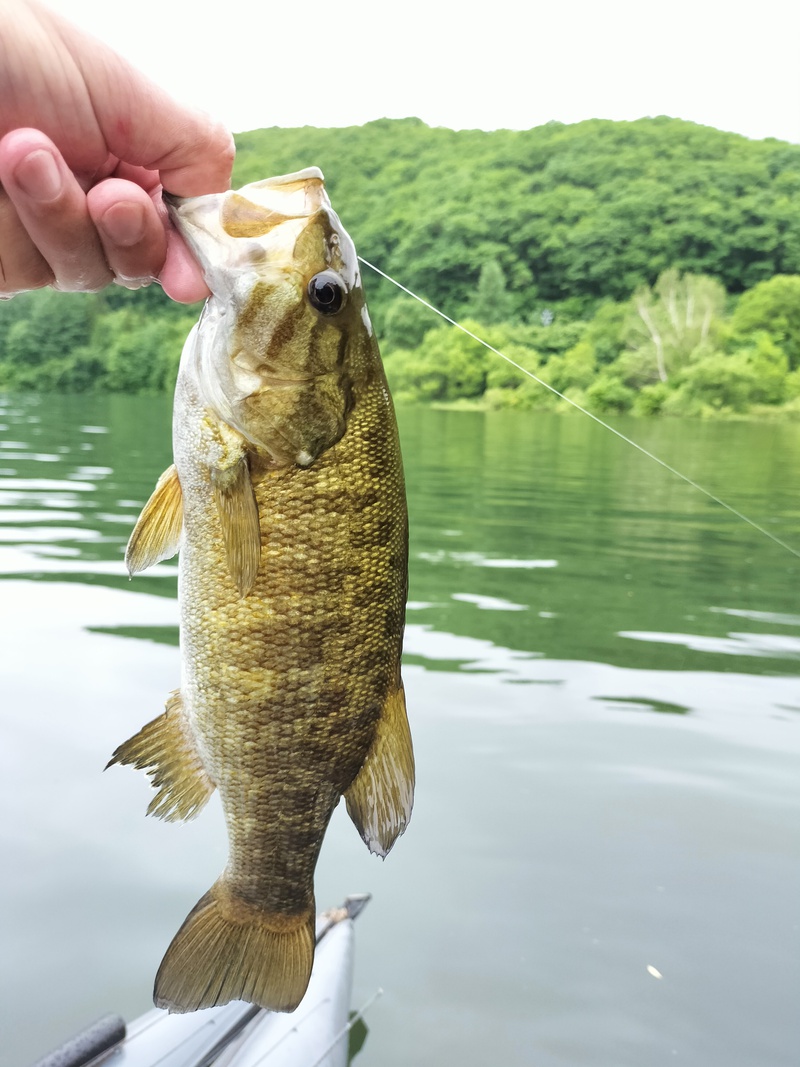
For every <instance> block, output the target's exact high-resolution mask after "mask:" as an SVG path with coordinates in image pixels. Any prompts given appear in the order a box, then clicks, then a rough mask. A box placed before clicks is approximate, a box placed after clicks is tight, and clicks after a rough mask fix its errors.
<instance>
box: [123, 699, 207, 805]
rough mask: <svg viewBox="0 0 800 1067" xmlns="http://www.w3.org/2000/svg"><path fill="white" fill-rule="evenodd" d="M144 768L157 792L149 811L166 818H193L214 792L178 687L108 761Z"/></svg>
mask: <svg viewBox="0 0 800 1067" xmlns="http://www.w3.org/2000/svg"><path fill="white" fill-rule="evenodd" d="M115 763H120V764H128V765H130V766H132V767H136V768H138V769H139V770H144V771H146V772H147V773H148V775H149V776H150V778H151V780H152V783H153V785H154V786H155V788H156V789H158V792H157V793H156V795H155V796H154V797H153V799H152V800H151V801H150V806H149V807H148V809H147V814H148V815H157V816H158V817H159V818H160V819H164V820H165V821H166V822H176V821H177V820H179V819H193V818H194V817H195V815H197V813H198V812H199V811H200V810H201V809H202V808H203V807H204V806H205V804H206V802H207V800H208V798H209V797H210V796H211V794H212V793H213V792H214V783H213V782H212V781H211V779H210V778H209V776H208V774H207V773H206V771H205V768H204V767H203V764H202V761H201V759H200V754H199V753H198V751H197V748H196V746H195V743H194V741H193V740H192V738H191V735H190V733H189V730H188V726H187V724H186V722H185V719H184V716H183V704H182V701H181V694H180V692H179V691H178V690H175V692H174V693H171V694H170V696H169V699H168V700H167V705H166V711H165V712H164V713H163V715H159V717H158V718H157V719H153V721H152V722H149V723H148V724H147V726H144V727H142V729H141V730H140V731H139V733H138V734H134V736H133V737H131V738H130V740H128V741H126V742H125V743H124V744H122V745H120V746H119V748H118V749H117V750H116V751H115V752H114V755H113V756H112V757H111V759H110V760H109V761H108V764H107V765H106V770H108V768H109V767H111V766H112V765H113V764H115Z"/></svg>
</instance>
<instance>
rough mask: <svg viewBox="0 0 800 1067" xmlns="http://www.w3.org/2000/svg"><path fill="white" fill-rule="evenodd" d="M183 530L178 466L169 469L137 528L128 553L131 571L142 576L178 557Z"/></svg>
mask: <svg viewBox="0 0 800 1067" xmlns="http://www.w3.org/2000/svg"><path fill="white" fill-rule="evenodd" d="M182 528H183V494H182V493H181V483H180V481H179V480H178V471H177V470H176V468H175V464H174V463H173V464H172V466H170V467H167V469H166V470H165V471H164V473H163V474H162V475H161V477H160V478H159V479H158V482H157V483H156V487H155V489H154V490H153V493H152V495H151V497H150V499H149V500H148V501H147V503H146V504H145V506H144V507H143V508H142V513H141V515H140V516H139V518H138V519H137V521H136V525H135V526H134V528H133V533H132V534H131V538H130V541H128V547H127V549H126V550H125V565H126V566H127V568H128V572H129V573H130V574H131V575H133V574H138V573H139V572H140V571H144V570H147V568H148V567H152V566H153V564H154V563H159V562H160V561H161V560H162V559H169V557H170V556H174V555H175V553H176V552H177V551H178V548H179V547H180V539H181V530H182Z"/></svg>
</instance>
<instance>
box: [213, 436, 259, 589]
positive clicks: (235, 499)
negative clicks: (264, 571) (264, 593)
mask: <svg viewBox="0 0 800 1067" xmlns="http://www.w3.org/2000/svg"><path fill="white" fill-rule="evenodd" d="M211 488H212V490H213V493H214V502H215V503H216V505H217V514H218V515H219V521H220V524H221V526H222V539H223V541H224V543H225V556H226V558H227V561H228V570H229V572H230V576H231V578H232V579H233V581H234V582H235V584H236V588H237V589H238V590H239V592H240V594H241V595H242V596H243V597H245V596H247V594H248V593H249V592H250V590H251V589H252V588H253V583H254V582H255V580H256V575H257V574H258V565H259V562H260V560H261V529H260V527H259V524H258V505H257V504H256V495H255V493H254V491H253V483H252V482H251V481H250V465H249V464H248V462H247V456H246V455H245V456H242V457H241V459H239V461H238V462H237V463H234V464H233V466H231V467H225V468H224V469H220V468H218V467H212V468H211Z"/></svg>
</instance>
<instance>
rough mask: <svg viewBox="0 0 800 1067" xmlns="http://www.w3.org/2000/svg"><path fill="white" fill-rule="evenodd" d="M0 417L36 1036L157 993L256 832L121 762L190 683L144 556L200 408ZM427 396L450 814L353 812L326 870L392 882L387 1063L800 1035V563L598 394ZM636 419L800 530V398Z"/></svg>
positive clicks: (15, 764)
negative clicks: (123, 744) (171, 801)
mask: <svg viewBox="0 0 800 1067" xmlns="http://www.w3.org/2000/svg"><path fill="white" fill-rule="evenodd" d="M0 417H1V418H2V423H3V424H4V425H5V427H6V429H5V430H4V431H3V439H2V440H0V579H2V580H1V581H0V592H1V593H2V601H0V603H2V628H3V629H2V636H3V653H4V654H3V660H2V676H3V691H4V696H5V700H4V713H3V734H4V743H3V746H2V747H0V782H1V783H2V785H0V791H2V799H1V801H0V802H1V803H2V810H3V811H4V812H5V813H7V815H6V819H5V820H4V823H3V830H2V835H3V854H4V857H5V858H6V863H7V866H6V869H7V870H8V871H10V872H12V876H11V877H10V878H9V879H7V880H6V881H5V882H4V883H3V886H2V889H0V893H2V904H3V907H2V908H0V914H2V916H3V918H2V920H0V921H1V922H2V925H3V934H2V936H3V942H4V945H5V946H6V947H7V953H8V954H7V957H6V958H7V959H9V960H11V961H12V964H11V966H8V965H7V966H6V967H5V968H3V988H2V991H1V993H2V999H3V1003H4V1006H6V1007H7V1008H8V1009H9V1011H10V1015H11V1017H12V1018H14V1019H16V1020H17V1022H16V1025H15V1026H14V1028H13V1033H12V1034H11V1037H10V1039H6V1040H5V1042H4V1047H3V1048H2V1049H0V1063H3V1064H9V1065H11V1064H14V1065H18V1064H24V1063H25V1062H27V1061H30V1060H32V1059H34V1058H35V1057H36V1056H37V1055H38V1054H41V1053H42V1052H44V1051H45V1050H46V1049H47V1048H48V1046H49V1045H51V1044H53V1043H55V1042H57V1041H58V1040H59V1039H60V1038H61V1037H63V1036H64V1035H66V1034H68V1033H69V1032H70V1031H72V1030H74V1029H75V1028H77V1027H79V1026H80V1025H82V1024H83V1023H85V1022H87V1021H89V1020H90V1019H92V1018H93V1017H95V1016H97V1015H99V1014H101V1013H102V1012H104V1011H108V1010H115V1011H122V1012H124V1013H127V1014H128V1015H129V1016H130V1015H132V1014H136V1013H138V1012H140V1011H142V1010H144V1009H145V1008H146V1007H147V1002H148V996H149V989H150V984H151V981H152V977H153V974H154V972H155V968H156V966H157V964H158V962H159V960H160V958H161V954H162V952H163V949H164V947H165V946H166V944H167V942H168V940H169V938H170V937H171V936H172V934H173V933H174V931H175V929H177V925H178V924H179V923H180V921H181V920H182V919H183V917H184V915H185V913H186V911H187V910H188V908H189V907H190V906H191V905H192V904H193V903H194V901H195V900H196V899H197V897H199V896H200V895H201V893H202V892H204V891H205V889H207V888H208V885H210V883H211V881H212V880H213V879H214V878H215V877H216V875H217V874H218V873H219V869H220V868H221V866H222V864H223V863H224V837H223V833H222V827H221V822H220V817H219V811H218V808H217V807H216V806H215V805H211V806H210V807H211V809H212V810H210V811H209V812H207V813H204V815H203V817H202V818H201V819H200V820H198V822H197V823H192V824H188V825H186V826H174V825H165V824H161V823H158V822H156V821H153V820H145V819H144V818H143V812H144V808H145V807H146V804H147V801H148V799H149V790H148V787H147V785H146V783H145V781H144V778H143V776H141V775H136V774H134V773H131V772H128V771H125V770H119V769H115V770H113V771H110V772H109V773H108V774H107V775H105V776H101V774H100V771H101V769H102V767H103V766H104V764H105V762H106V761H107V759H108V756H109V754H110V752H111V751H112V750H113V749H114V748H115V747H116V745H117V744H118V743H119V742H120V741H122V740H124V739H125V738H126V737H128V736H130V735H131V734H132V733H133V732H135V731H136V730H137V729H138V728H139V727H140V726H141V725H142V724H143V723H144V722H145V721H147V720H149V719H150V718H152V717H154V716H155V715H156V714H158V712H159V711H160V710H161V708H162V707H163V701H164V698H165V696H166V694H167V693H168V692H169V691H170V690H171V689H173V688H174V687H175V685H176V684H177V683H178V678H179V662H178V651H177V648H176V645H177V609H176V603H175V595H176V575H177V568H176V566H175V562H174V561H170V562H167V563H164V564H160V565H159V566H158V567H156V568H154V570H153V571H152V572H151V573H149V574H147V575H143V576H141V577H137V578H136V579H134V580H133V581H131V580H129V578H128V576H127V573H126V571H125V567H124V564H123V552H124V546H125V542H126V540H127V537H128V534H129V531H130V529H131V528H132V526H133V523H134V521H135V518H136V516H137V514H138V511H139V509H140V508H141V506H142V504H143V503H144V501H145V500H146V499H147V497H148V496H149V494H150V491H151V489H152V487H153V485H154V483H155V480H156V478H157V477H158V475H159V474H160V473H161V471H162V470H163V469H164V468H165V467H166V466H167V465H168V464H169V462H170V459H171V455H170V440H169V439H170V430H169V421H170V403H169V401H167V400H166V399H164V398H160V397H156V398H125V397H101V398H81V399H77V398H75V399H70V398H50V397H31V398H22V399H16V398H15V399H11V398H0ZM400 421H401V434H402V437H403V442H404V451H405V456H406V466H407V480H408V487H409V500H410V510H411V520H412V540H411V601H410V603H409V611H408V628H407V640H406V678H407V689H408V696H409V708H410V715H411V719H412V727H413V730H414V734H415V744H416V750H417V756H418V763H419V791H418V800H417V807H416V811H415V816H414V819H413V821H412V824H411V827H410V830H409V833H408V834H407V835H406V837H404V838H403V839H402V841H401V842H400V843H399V844H398V846H397V848H396V849H395V852H394V853H393V855H392V857H391V858H390V860H389V861H388V862H387V863H386V864H385V865H381V864H378V863H376V862H375V861H374V859H373V858H371V857H369V856H368V855H367V854H366V852H365V850H364V849H363V846H362V845H361V843H360V842H359V840H358V839H357V836H356V834H355V833H354V831H353V830H352V827H351V826H350V825H349V824H348V822H347V820H346V818H345V817H344V816H342V817H340V814H341V813H338V812H337V815H336V817H335V819H334V822H333V824H332V827H331V831H330V833H329V837H328V839H327V841H326V844H325V846H324V849H323V854H322V858H321V861H320V867H319V879H318V891H319V892H318V895H319V899H320V901H321V902H322V903H324V904H327V903H330V902H332V901H334V900H338V899H340V898H341V897H343V896H344V894H345V893H347V892H350V891H356V890H371V891H373V893H374V894H375V901H374V903H373V905H372V906H371V908H370V912H369V913H368V914H367V915H365V917H364V919H363V920H361V921H360V924H359V949H358V953H359V970H358V976H357V988H356V992H355V995H354V1000H355V1001H356V1002H360V1001H363V1000H364V999H366V997H367V996H368V995H369V994H370V993H371V992H372V991H374V988H375V987H376V986H377V985H381V986H383V987H384V988H386V990H387V996H386V997H385V998H383V1000H382V1001H381V1003H380V1005H378V1006H376V1007H375V1008H374V1010H373V1014H372V1016H371V1017H370V1019H369V1024H370V1036H369V1040H368V1042H367V1044H366V1047H365V1050H364V1052H363V1053H362V1056H361V1059H362V1060H363V1062H364V1063H365V1064H367V1063H374V1064H381V1065H382V1067H393V1065H395V1064H398V1065H399V1064H401V1063H402V1064H407V1063H409V1062H410V1063H415V1064H440V1063H444V1062H459V1063H462V1064H467V1065H478V1064H481V1065H484V1064H486V1063H499V1062H503V1063H505V1064H509V1065H512V1067H514V1065H519V1067H522V1065H523V1064H524V1065H528V1064H536V1065H537V1067H556V1065H562V1064H563V1065H570V1067H583V1065H586V1067H590V1065H592V1067H610V1065H612V1064H613V1065H614V1067H617V1065H628V1064H630V1065H631V1067H634V1065H635V1067H640V1065H641V1064H643V1063H647V1064H648V1065H656V1067H660V1065H661V1064H666V1063H674V1062H676V1059H677V1060H679V1061H680V1060H683V1061H684V1062H687V1063H708V1064H716V1063H722V1062H724V1063H725V1064H726V1065H727V1067H752V1065H753V1064H756V1063H758V1064H767V1063H769V1064H770V1067H783V1065H786V1067H788V1065H789V1064H794V1063H795V1059H796V1049H797V1046H798V1038H799V1037H800V1034H798V1020H797V1013H796V1003H797V998H798V995H800V976H799V975H798V970H797V959H798V952H797V947H798V946H797V944H796V941H797V938H798V903H797V902H798V900H800V892H798V890H800V871H799V870H798V858H797V847H796V845H797V838H796V833H797V816H798V808H800V791H799V789H798V770H800V716H798V710H800V703H798V686H797V659H798V653H800V613H799V612H798V602H797V588H798V580H797V579H798V566H799V565H798V561H797V560H796V559H795V558H793V557H792V556H791V555H790V554H788V553H786V552H783V551H781V550H780V549H779V548H778V547H777V546H775V545H774V544H772V543H770V542H769V541H767V540H766V539H764V538H762V537H760V536H759V535H758V534H757V532H755V531H754V530H752V529H751V528H749V527H747V526H745V525H743V524H741V523H739V522H737V521H736V520H735V519H734V518H733V517H732V516H731V515H730V514H728V513H726V512H725V511H723V510H722V509H720V508H718V507H715V506H714V505H713V504H712V503H711V502H709V501H708V500H707V499H705V498H703V497H701V496H699V495H698V494H696V493H695V492H694V491H693V490H692V489H691V488H689V487H688V486H686V485H683V484H681V483H680V482H678V481H676V480H675V479H674V478H671V477H670V476H669V475H668V474H666V472H664V471H663V470H661V469H659V468H656V467H655V466H654V465H653V464H652V463H648V462H647V461H646V460H645V459H644V458H643V457H642V456H640V455H639V454H638V453H635V452H633V450H631V449H629V448H627V449H626V448H625V447H624V446H623V445H622V444H621V443H620V442H619V441H618V440H616V439H614V438H613V437H611V436H610V435H607V434H605V433H604V432H603V431H602V430H601V429H600V428H599V427H597V426H595V425H594V424H592V423H590V422H589V421H588V420H585V421H583V420H580V419H577V418H557V417H554V416H542V415H537V416H535V417H534V416H524V417H523V416H516V415H514V414H511V413H503V414H502V415H497V416H487V415H480V414H475V413H453V412H433V411H426V410H422V409H409V410H404V411H401V412H400ZM624 429H625V432H628V433H630V434H631V436H633V437H635V438H636V439H637V440H639V441H640V442H641V443H642V444H643V445H644V446H645V447H647V448H649V449H651V450H652V451H654V452H656V453H657V454H659V455H662V456H663V457H664V458H665V459H667V460H669V462H670V463H672V464H673V465H675V466H676V467H678V468H680V469H682V470H684V471H685V472H686V473H687V474H688V475H690V476H691V477H692V478H695V479H696V480H697V481H699V482H701V483H702V484H704V485H706V486H707V487H708V488H709V489H711V490H712V491H713V492H715V493H716V494H718V495H719V496H721V497H723V498H726V499H729V500H730V502H731V503H732V504H733V505H735V506H736V507H737V508H739V509H740V510H742V511H744V512H746V513H748V514H750V515H752V516H753V517H754V518H755V519H756V520H758V521H760V522H763V523H766V524H768V525H769V528H770V529H771V530H773V531H774V532H775V534H776V535H777V536H779V537H782V538H784V539H786V540H787V541H789V542H792V543H796V542H798V539H800V524H799V523H798V518H800V514H799V513H800V504H799V503H798V501H800V467H798V464H797V463H796V461H795V460H793V457H796V456H797V454H798V444H800V428H799V427H796V426H791V425H782V426H777V425H776V426H759V425H748V424H744V423H737V424H735V425H734V424H723V425H714V424H708V425H706V424H702V423H697V424H693V423H686V424H678V423H668V422H665V423H659V422H651V423H635V424H632V425H626V426H625V427H624ZM653 971H655V972H657V974H660V975H661V976H662V977H661V978H654V975H653ZM42 1003H46V1004H47V1005H48V1010H47V1013H46V1018H45V1019H43V1018H42V1013H41V1010H40V1005H41V1004H42ZM4 1037H6V1035H5V1034H4Z"/></svg>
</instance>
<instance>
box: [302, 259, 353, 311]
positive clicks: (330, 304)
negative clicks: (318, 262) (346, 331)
mask: <svg viewBox="0 0 800 1067" xmlns="http://www.w3.org/2000/svg"><path fill="white" fill-rule="evenodd" d="M346 298H347V290H346V289H345V286H344V282H343V281H342V279H341V278H340V277H339V275H338V274H336V272H335V271H332V270H323V271H320V273H319V274H315V275H314V277H313V278H312V279H311V281H310V282H309V283H308V299H309V300H310V301H311V306H312V307H313V308H316V310H317V311H319V312H320V313H321V314H322V315H335V314H336V312H337V311H341V310H342V308H343V307H344V302H345V299H346Z"/></svg>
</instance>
